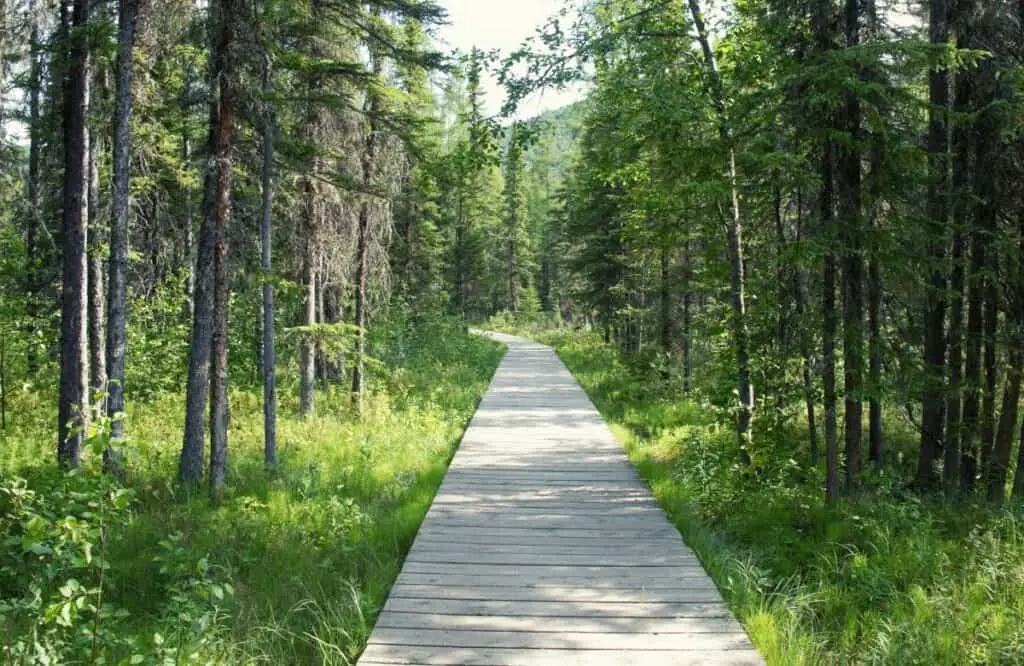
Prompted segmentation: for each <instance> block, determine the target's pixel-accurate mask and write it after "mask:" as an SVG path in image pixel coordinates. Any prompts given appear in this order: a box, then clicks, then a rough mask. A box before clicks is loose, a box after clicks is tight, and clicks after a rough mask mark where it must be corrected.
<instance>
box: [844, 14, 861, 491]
mask: <svg viewBox="0 0 1024 666" xmlns="http://www.w3.org/2000/svg"><path fill="white" fill-rule="evenodd" d="M857 1H858V0H846V2H845V22H846V47H847V48H848V49H850V48H856V47H857V46H858V45H859V44H860V16H859V7H858V4H857ZM861 78H863V76H862V77H861ZM844 96H845V104H844V106H845V108H844V116H845V117H844V119H843V120H844V124H845V125H846V127H845V128H844V129H845V130H846V133H847V135H848V137H849V138H848V140H847V141H846V142H845V143H844V144H843V146H842V147H841V148H840V151H839V174H840V177H839V219H840V223H841V228H842V236H841V238H842V240H843V248H842V254H841V256H842V270H843V370H844V373H843V374H844V377H843V388H844V396H845V410H844V412H843V414H844V428H843V432H844V435H845V443H846V492H847V493H848V494H853V493H855V492H856V491H857V486H858V485H859V476H860V468H861V435H862V430H863V426H862V421H863V418H862V414H863V411H862V410H863V405H862V393H863V391H864V259H863V257H862V255H861V251H862V246H863V235H864V234H863V229H862V226H863V225H862V223H861V164H860V161H861V160H860V146H859V143H860V140H861V127H860V125H861V109H860V100H859V99H858V98H857V94H856V93H855V92H852V91H850V90H847V92H846V93H845V95H844Z"/></svg>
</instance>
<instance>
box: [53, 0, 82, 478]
mask: <svg viewBox="0 0 1024 666" xmlns="http://www.w3.org/2000/svg"><path fill="white" fill-rule="evenodd" d="M71 11H72V13H71V24H70V31H69V41H70V52H69V59H68V63H67V78H66V81H65V83H66V85H65V89H64V109H63V111H64V212H63V219H62V232H63V246H64V247H63V250H64V258H63V269H62V283H61V344H60V349H61V354H60V396H59V400H58V410H57V412H58V416H57V418H58V428H57V430H58V438H57V460H58V461H59V462H60V464H61V465H62V466H64V467H77V466H78V465H79V463H80V461H81V446H82V442H83V440H84V434H85V433H84V431H85V428H86V427H87V422H88V410H89V404H88V386H89V374H88V373H89V357H88V353H89V348H88V284H87V279H88V268H87V265H86V264H87V253H86V242H87V236H88V232H87V224H88V175H89V174H88V166H89V165H88V161H89V156H88V140H89V138H88V132H87V130H86V124H85V116H86V106H87V104H88V95H89V65H88V62H89V38H88V33H87V29H88V28H87V26H88V24H89V2H88V0H74V1H73V4H72V10H71Z"/></svg>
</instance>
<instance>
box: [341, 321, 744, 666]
mask: <svg viewBox="0 0 1024 666" xmlns="http://www.w3.org/2000/svg"><path fill="white" fill-rule="evenodd" d="M497 337H499V339H501V340H502V341H503V342H505V343H506V344H507V345H508V347H509V351H508V354H507V355H506V356H505V358H504V360H503V361H502V364H501V367H500V368H499V369H498V372H497V373H496V374H495V376H494V379H493V380H492V382H491V386H490V387H489V389H488V391H487V393H486V394H485V396H484V398H483V400H482V401H481V403H480V406H479V408H478V410H477V412H476V414H475V415H474V417H473V419H472V421H471V422H470V425H469V428H468V429H467V431H466V433H465V436H464V437H463V440H462V443H461V444H460V447H459V451H458V452H457V454H456V455H455V457H454V459H453V460H452V463H451V466H450V468H449V471H448V474H447V476H446V478H445V479H444V481H443V483H442V484H441V488H440V490H439V491H438V495H437V497H436V498H435V500H434V503H433V505H432V506H431V508H430V510H429V512H428V513H427V517H426V519H425V520H424V522H423V525H422V526H421V528H420V531H419V534H418V535H417V537H416V540H415V542H414V544H413V547H412V549H411V550H410V551H409V554H408V556H407V557H406V560H405V563H404V566H403V568H402V572H401V573H400V575H399V577H398V580H397V581H396V583H395V585H394V587H393V588H392V590H391V594H390V595H389V598H388V600H387V602H386V604H385V606H384V608H383V610H382V611H381V614H380V616H379V617H378V620H377V624H376V627H375V628H374V631H373V633H372V635H371V636H370V640H369V643H368V645H367V648H366V650H365V652H364V653H363V655H362V656H361V657H360V661H359V663H360V664H364V665H367V666H370V665H373V664H405V665H407V666H413V665H416V664H421V665H423V666H427V665H435V666H535V665H544V666H548V665H551V666H561V665H563V664H564V665H567V666H576V665H579V666H582V665H584V664H585V665H586V666H612V665H615V666H630V665H632V664H643V665H644V666H660V665H662V664H665V665H668V664H672V665H673V666H677V665H683V666H685V665H686V664H710V665H715V664H728V665H731V666H746V665H750V666H761V665H762V664H763V663H764V662H763V660H762V659H761V657H760V655H759V654H758V653H757V651H756V650H754V649H753V647H752V646H751V644H750V641H749V639H748V638H747V636H746V634H745V633H744V632H743V630H742V628H741V627H740V625H739V624H738V623H737V622H736V620H735V619H734V618H733V617H732V616H731V614H730V613H729V611H728V609H727V607H726V606H725V603H724V602H723V600H722V597H721V595H720V594H719V592H718V590H717V588H716V587H715V585H714V583H713V582H712V581H711V579H710V578H709V577H708V576H707V573H706V572H705V571H704V569H703V568H702V567H701V564H700V561H699V560H698V559H697V558H696V556H695V555H694V554H693V552H692V551H691V550H690V549H689V548H687V547H686V546H685V544H683V542H682V539H681V538H680V537H679V533H678V531H677V530H676V529H675V527H673V526H672V525H671V523H669V521H668V519H667V517H666V515H665V513H664V511H662V509H661V507H660V506H659V505H658V504H657V502H656V501H655V500H654V498H653V496H652V495H651V493H650V491H649V490H648V488H647V487H646V485H645V484H644V482H643V480H642V479H641V477H640V475H639V474H638V473H637V471H636V470H635V469H634V468H633V466H632V465H630V464H629V461H628V459H627V458H626V456H625V454H624V453H623V451H622V449H621V447H620V446H619V445H618V443H617V442H616V441H615V439H614V437H613V436H612V434H611V432H610V430H609V429H608V427H607V426H606V425H605V423H604V421H603V420H602V419H601V417H600V414H599V413H598V412H597V410H596V409H594V407H593V405H592V404H591V403H590V400H589V399H588V398H587V396H586V394H585V393H584V392H583V390H582V389H581V388H580V387H579V385H578V384H577V383H576V381H575V380H574V379H573V378H572V376H571V375H570V374H569V372H568V371H567V370H566V369H565V367H564V366H563V365H562V364H561V362H560V361H559V360H558V358H557V357H556V356H555V354H554V353H553V352H552V351H551V350H550V349H548V348H547V347H544V346H542V345H537V344H534V343H531V342H528V341H524V340H520V339H517V338H511V337H508V336H497Z"/></svg>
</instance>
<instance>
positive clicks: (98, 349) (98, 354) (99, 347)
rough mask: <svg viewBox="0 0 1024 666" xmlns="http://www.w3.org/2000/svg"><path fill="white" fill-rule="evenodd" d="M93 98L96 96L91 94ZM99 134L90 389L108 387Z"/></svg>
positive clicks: (92, 210)
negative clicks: (105, 350) (101, 238)
mask: <svg viewBox="0 0 1024 666" xmlns="http://www.w3.org/2000/svg"><path fill="white" fill-rule="evenodd" d="M93 99H95V95H94V97H93ZM98 144H99V133H98V132H94V131H92V130H90V131H89V204H88V208H89V225H88V228H89V276H88V282H89V368H90V373H89V376H90V378H91V380H92V390H93V392H96V393H100V392H102V391H104V390H106V387H107V362H106V354H105V352H104V344H105V342H106V326H105V325H104V324H105V320H106V308H105V307H104V305H105V299H104V293H103V257H102V250H103V247H102V244H101V242H100V231H101V228H102V225H101V224H100V172H99V165H98V156H97V153H99V152H100V150H99V145H98Z"/></svg>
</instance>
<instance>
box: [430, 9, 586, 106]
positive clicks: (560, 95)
mask: <svg viewBox="0 0 1024 666" xmlns="http://www.w3.org/2000/svg"><path fill="white" fill-rule="evenodd" d="M565 2H566V0H439V4H440V5H441V6H443V7H444V8H445V9H447V10H448V22H449V25H446V26H443V27H442V28H441V29H440V30H439V32H438V36H439V37H440V38H441V40H443V42H444V45H446V46H448V47H451V48H455V49H459V50H460V51H464V52H466V53H468V52H469V51H470V50H471V49H472V48H473V47H474V46H477V47H478V48H480V49H482V50H484V51H488V50H491V49H501V51H502V53H503V54H508V53H510V52H512V51H514V50H515V49H516V48H518V47H519V45H520V44H521V43H522V42H523V40H524V39H526V38H527V37H529V36H531V35H532V34H533V33H534V30H535V29H536V28H537V27H539V26H541V25H542V24H543V23H544V22H545V21H546V20H547V18H548V17H549V16H552V15H553V14H555V13H556V12H557V11H558V10H559V9H560V8H561V7H562V6H563V4H564V3H565ZM484 88H485V92H486V93H487V110H488V112H490V113H492V114H494V113H498V111H500V110H501V105H502V103H503V102H504V100H505V93H504V91H503V90H502V88H501V86H499V85H498V83H497V81H495V80H494V78H493V77H491V78H489V79H488V80H487V81H485V84H484ZM582 96H583V95H582V93H581V92H580V91H579V90H578V89H577V90H568V91H558V90H545V91H542V92H540V93H537V94H535V95H533V96H532V97H530V98H529V99H527V100H526V101H524V102H523V103H522V104H521V105H520V110H519V114H518V116H519V117H521V118H530V117H532V116H536V115H537V114H539V113H542V112H543V111H546V110H548V109H557V108H559V107H562V106H565V105H567V104H571V103H572V102H575V101H577V100H578V99H580V98H581V97H582Z"/></svg>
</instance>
